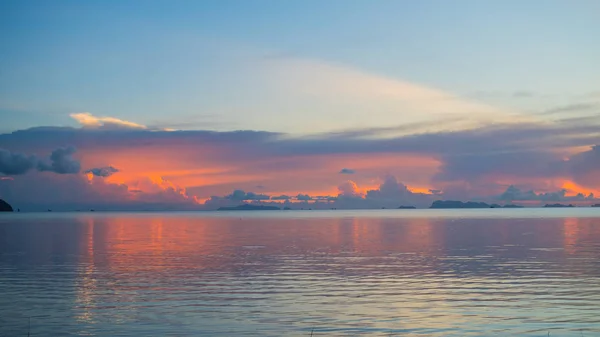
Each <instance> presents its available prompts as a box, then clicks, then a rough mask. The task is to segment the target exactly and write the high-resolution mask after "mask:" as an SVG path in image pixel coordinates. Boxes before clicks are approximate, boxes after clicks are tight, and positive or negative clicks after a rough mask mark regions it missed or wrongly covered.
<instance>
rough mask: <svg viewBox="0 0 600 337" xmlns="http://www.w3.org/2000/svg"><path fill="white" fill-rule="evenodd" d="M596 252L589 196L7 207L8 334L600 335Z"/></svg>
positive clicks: (2, 311)
mask: <svg viewBox="0 0 600 337" xmlns="http://www.w3.org/2000/svg"><path fill="white" fill-rule="evenodd" d="M599 258H600V209H591V208H590V209H581V208H579V209H536V210H533V209H515V210H511V209H501V210H498V209H493V210H492V209H491V210H447V211H443V210H380V211H298V212H296V211H289V212H287V211H286V212H284V211H281V212H268V211H267V212H204V213H199V212H198V213H98V212H97V213H62V214H61V213H40V214H0V336H27V335H28V333H29V334H30V335H31V336H64V335H85V336H164V335H173V336H310V334H311V331H313V336H367V335H375V336H376V335H379V336H390V335H392V336H540V337H541V336H547V334H548V333H550V336H587V337H590V336H600V260H599ZM29 321H31V327H30V328H29Z"/></svg>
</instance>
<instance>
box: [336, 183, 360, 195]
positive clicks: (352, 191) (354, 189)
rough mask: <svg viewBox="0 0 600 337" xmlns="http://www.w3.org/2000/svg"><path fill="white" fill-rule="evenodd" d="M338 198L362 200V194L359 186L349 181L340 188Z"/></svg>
mask: <svg viewBox="0 0 600 337" xmlns="http://www.w3.org/2000/svg"><path fill="white" fill-rule="evenodd" d="M338 192H339V195H338V197H356V198H362V196H363V195H362V193H361V192H360V191H359V189H358V185H356V183H355V182H354V181H352V180H347V181H345V182H343V183H342V184H340V185H339V186H338Z"/></svg>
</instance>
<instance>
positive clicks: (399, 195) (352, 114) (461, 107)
mask: <svg viewBox="0 0 600 337" xmlns="http://www.w3.org/2000/svg"><path fill="white" fill-rule="evenodd" d="M599 15H600V2H598V1H595V0H589V1H586V0H572V1H566V0H565V1H553V0H547V1H542V0H531V1H527V2H523V1H512V0H509V1H469V0H459V1H452V2H450V1H441V0H437V1H427V0H425V1H386V0H379V1H359V0H344V1H342V0H339V1H338V0H328V1H312V0H307V1H275V0H272V1H267V0H256V1H239V0H238V1H230V0H224V1H212V2H211V1H177V2H175V3H174V2H170V1H150V0H148V1H61V2H47V1H13V0H8V1H3V2H1V3H0V31H1V32H2V33H0V44H1V45H2V46H3V47H2V53H0V54H1V56H0V121H1V122H0V198H2V199H5V200H7V201H9V202H10V203H11V204H13V205H18V206H20V207H21V208H23V209H32V210H33V209H36V210H39V209H45V208H49V207H52V208H54V209H65V210H72V209H79V208H81V209H85V208H88V207H89V208H99V209H214V208H217V207H220V206H224V205H235V204H240V203H244V202H254V203H266V204H270V203H276V204H282V205H283V204H284V203H285V204H286V205H293V206H294V207H314V208H334V207H335V208H381V207H398V206H399V205H415V206H419V207H426V206H428V205H429V204H431V202H432V201H433V200H437V199H457V200H482V201H486V202H496V203H500V204H504V203H521V204H525V205H539V204H544V203H549V202H569V203H576V204H582V205H583V204H592V203H597V202H600V200H598V198H597V197H596V195H598V196H600V147H595V146H596V145H597V144H600V131H599V130H600V125H599V124H600V123H599V122H600V114H599V112H600V67H598V61H597V60H599V59H600V43H598V42H599V40H598V36H599V33H600V20H598V16H599Z"/></svg>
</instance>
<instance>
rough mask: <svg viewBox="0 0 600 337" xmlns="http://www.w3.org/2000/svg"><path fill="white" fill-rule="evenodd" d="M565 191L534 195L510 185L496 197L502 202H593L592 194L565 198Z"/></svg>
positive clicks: (531, 192) (530, 191)
mask: <svg viewBox="0 0 600 337" xmlns="http://www.w3.org/2000/svg"><path fill="white" fill-rule="evenodd" d="M566 194H567V191H566V190H564V189H561V190H558V191H554V192H543V193H536V192H534V191H532V190H528V191H523V190H521V189H520V188H518V187H516V186H514V185H511V186H509V187H508V188H507V189H506V191H504V193H502V194H501V195H499V196H498V199H499V200H503V201H511V202H512V201H533V200H539V201H557V202H558V201H593V200H595V197H594V194H593V193H590V194H589V195H587V196H586V195H584V194H583V193H578V194H577V195H574V196H567V195H566Z"/></svg>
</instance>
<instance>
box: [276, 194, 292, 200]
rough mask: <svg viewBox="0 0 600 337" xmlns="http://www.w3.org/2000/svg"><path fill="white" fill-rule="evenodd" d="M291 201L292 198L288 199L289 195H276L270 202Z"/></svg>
mask: <svg viewBox="0 0 600 337" xmlns="http://www.w3.org/2000/svg"><path fill="white" fill-rule="evenodd" d="M290 199H292V197H290V196H289V195H285V194H283V195H276V196H272V197H271V200H290Z"/></svg>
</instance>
